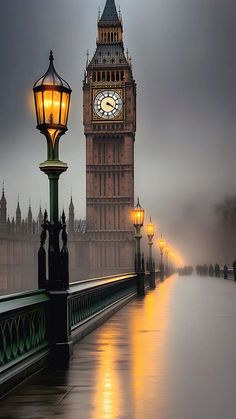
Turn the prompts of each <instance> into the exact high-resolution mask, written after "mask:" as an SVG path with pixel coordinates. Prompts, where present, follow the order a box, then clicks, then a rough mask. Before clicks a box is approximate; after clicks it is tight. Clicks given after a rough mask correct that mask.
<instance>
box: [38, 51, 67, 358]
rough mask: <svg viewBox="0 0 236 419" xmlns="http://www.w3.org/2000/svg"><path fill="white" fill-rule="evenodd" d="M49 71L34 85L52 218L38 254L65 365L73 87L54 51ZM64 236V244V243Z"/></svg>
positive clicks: (57, 352) (55, 345) (53, 336)
mask: <svg viewBox="0 0 236 419" xmlns="http://www.w3.org/2000/svg"><path fill="white" fill-rule="evenodd" d="M49 61H50V64H49V67H48V70H47V72H46V73H45V74H44V75H43V76H42V77H41V78H40V79H39V80H38V81H37V82H36V83H35V84H34V87H33V91H34V98H35V108H36V116H37V129H39V130H40V132H41V133H42V134H44V135H45V137H46V140H47V160H46V161H45V162H43V163H41V164H40V166H39V168H40V170H41V171H42V172H44V173H45V174H46V175H47V176H48V179H49V195H50V219H49V220H48V215H47V212H46V211H45V214H44V223H43V225H42V228H43V230H42V233H41V246H40V249H39V253H38V274H39V288H47V289H48V293H49V294H50V299H51V309H50V332H49V335H50V343H51V346H52V353H53V357H52V361H53V362H54V363H56V364H59V365H61V363H62V362H67V361H68V359H69V358H70V356H71V354H72V351H73V344H72V339H71V333H70V330H69V311H68V298H69V292H68V288H69V255H68V250H67V233H66V224H65V213H64V211H63V214H62V217H61V220H59V214H58V181H59V177H60V175H61V174H62V173H63V172H65V171H66V170H67V164H66V163H64V162H62V161H61V160H60V159H59V141H60V138H61V136H62V135H64V134H65V133H66V131H67V120H68V114H69V106H70V95H71V88H70V86H69V84H68V83H67V82H66V81H65V80H63V79H62V78H61V77H60V76H59V75H58V73H57V72H56V70H55V68H54V64H53V61H54V58H53V54H52V51H51V53H50V57H49ZM47 236H48V237H49V245H48V281H47V279H46V271H47V269H46V251H45V248H44V245H45V242H46V239H47ZM60 236H61V239H62V246H60Z"/></svg>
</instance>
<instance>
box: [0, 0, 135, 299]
mask: <svg viewBox="0 0 236 419" xmlns="http://www.w3.org/2000/svg"><path fill="white" fill-rule="evenodd" d="M83 109H84V116H83V121H84V132H85V137H86V221H85V220H79V221H76V220H75V210H74V205H73V201H72V197H71V201H70V204H69V214H68V218H67V227H68V233H69V241H68V245H69V254H70V280H71V281H76V280H79V279H81V278H88V277H91V276H93V275H94V276H97V275H106V274H108V275H109V274H112V273H119V272H122V271H123V272H124V271H125V272H128V271H131V270H133V267H134V236H133V225H132V220H131V210H132V208H133V206H134V142H135V132H136V84H135V81H134V78H133V73H132V64H131V59H130V57H129V54H128V53H127V54H125V52H124V44H123V23H122V18H121V14H120V12H119V13H118V12H117V9H116V5H115V2H114V0H106V5H105V8H104V11H103V13H102V15H99V18H98V37H97V48H96V51H95V54H94V56H93V58H92V59H91V61H88V62H87V66H86V71H85V77H84V82H83ZM42 222H43V213H42V210H41V208H40V209H39V213H38V216H37V219H36V220H34V219H33V216H32V211H31V207H30V205H29V209H28V215H27V217H26V218H23V217H22V213H21V209H20V204H19V202H18V205H17V209H16V214H15V217H13V218H12V219H11V220H10V219H9V217H8V214H7V201H6V197H5V192H4V189H3V191H2V197H1V200H0V291H1V290H2V289H6V287H7V286H8V288H10V289H16V290H17V289H26V288H35V287H36V286H37V252H38V247H39V234H40V231H41V225H42ZM26 278H29V282H27V281H26ZM9 284H10V285H9Z"/></svg>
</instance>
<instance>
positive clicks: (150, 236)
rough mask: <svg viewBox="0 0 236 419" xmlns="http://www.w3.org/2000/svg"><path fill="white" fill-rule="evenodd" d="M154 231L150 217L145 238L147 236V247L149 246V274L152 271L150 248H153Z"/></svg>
mask: <svg viewBox="0 0 236 419" xmlns="http://www.w3.org/2000/svg"><path fill="white" fill-rule="evenodd" d="M154 231H155V228H154V224H153V223H152V219H151V217H150V222H149V223H148V224H147V236H148V246H149V262H148V269H149V271H150V272H152V271H153V259H152V246H153V237H154Z"/></svg>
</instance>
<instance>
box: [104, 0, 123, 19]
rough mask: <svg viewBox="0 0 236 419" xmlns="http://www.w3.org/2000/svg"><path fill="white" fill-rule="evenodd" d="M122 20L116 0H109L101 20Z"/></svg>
mask: <svg viewBox="0 0 236 419" xmlns="http://www.w3.org/2000/svg"><path fill="white" fill-rule="evenodd" d="M114 21H117V22H120V19H119V16H118V13H117V9H116V5H115V1H114V0H107V1H106V5H105V8H104V11H103V14H102V17H101V20H100V22H114Z"/></svg>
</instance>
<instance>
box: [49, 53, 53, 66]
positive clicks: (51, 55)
mask: <svg viewBox="0 0 236 419" xmlns="http://www.w3.org/2000/svg"><path fill="white" fill-rule="evenodd" d="M49 61H50V63H52V62H53V61H54V57H53V53H52V50H51V51H50V56H49Z"/></svg>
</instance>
